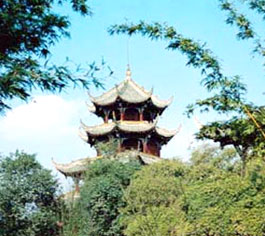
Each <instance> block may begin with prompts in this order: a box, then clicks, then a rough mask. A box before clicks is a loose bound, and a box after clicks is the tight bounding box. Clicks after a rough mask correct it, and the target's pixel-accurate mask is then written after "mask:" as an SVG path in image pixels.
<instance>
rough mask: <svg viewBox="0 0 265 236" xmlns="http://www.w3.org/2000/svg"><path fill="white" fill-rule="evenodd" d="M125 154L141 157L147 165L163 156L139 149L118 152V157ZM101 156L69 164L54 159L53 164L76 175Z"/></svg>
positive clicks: (131, 156) (66, 172)
mask: <svg viewBox="0 0 265 236" xmlns="http://www.w3.org/2000/svg"><path fill="white" fill-rule="evenodd" d="M125 156H127V157H129V158H137V159H138V160H139V159H140V160H141V161H142V162H143V163H144V164H147V165H148V164H152V163H155V162H158V161H160V160H161V158H159V157H157V156H154V155H151V154H146V153H143V152H138V151H125V152H122V153H118V154H117V157H118V158H121V159H122V158H123V157H125ZM100 158H102V157H101V156H98V157H94V158H84V159H79V160H76V161H72V162H71V163H68V164H59V163H56V162H54V161H53V164H54V166H55V168H56V169H57V170H58V171H60V172H61V173H62V174H64V175H65V176H74V175H79V174H81V173H83V172H85V171H86V169H87V166H88V164H89V163H91V162H93V161H95V160H98V159H100Z"/></svg>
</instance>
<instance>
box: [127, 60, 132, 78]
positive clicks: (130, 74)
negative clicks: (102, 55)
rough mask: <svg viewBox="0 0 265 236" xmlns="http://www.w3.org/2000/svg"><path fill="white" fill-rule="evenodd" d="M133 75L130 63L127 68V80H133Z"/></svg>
mask: <svg viewBox="0 0 265 236" xmlns="http://www.w3.org/2000/svg"><path fill="white" fill-rule="evenodd" d="M131 76H132V72H131V69H130V65H129V64H128V65H127V70H126V79H127V80H131V79H132V78H131Z"/></svg>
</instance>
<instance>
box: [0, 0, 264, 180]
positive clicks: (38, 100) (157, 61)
mask: <svg viewBox="0 0 265 236" xmlns="http://www.w3.org/2000/svg"><path fill="white" fill-rule="evenodd" d="M90 2H91V7H92V10H93V12H94V15H93V16H92V17H86V18H84V17H82V16H80V15H78V14H76V13H73V12H72V11H71V9H70V7H68V6H65V7H64V8H61V7H58V9H57V8H56V10H59V11H60V12H62V13H64V14H66V15H68V16H69V17H70V20H71V28H70V32H71V38H70V39H62V40H61V41H60V42H59V43H58V44H56V45H55V46H53V47H52V48H51V52H52V57H51V61H53V62H54V63H57V64H60V63H63V62H64V61H65V58H66V57H69V58H70V59H71V60H73V61H74V62H75V63H77V64H79V63H80V64H82V65H85V63H90V62H92V61H97V62H100V61H101V59H102V57H103V58H104V59H105V61H107V63H108V64H109V65H110V67H111V68H112V70H113V71H114V77H113V78H110V79H108V80H106V81H105V84H106V88H107V89H109V88H111V87H112V86H114V85H115V84H116V83H119V82H121V81H122V80H123V79H124V77H125V69H126V64H127V44H128V41H129V51H130V53H129V57H130V65H131V69H132V74H133V76H132V77H133V79H134V80H135V81H136V82H137V83H138V84H140V85H142V86H144V87H145V88H146V89H151V88H152V87H153V88H154V93H155V94H156V95H158V96H159V97H160V98H162V99H167V98H169V97H171V96H174V102H173V103H172V105H171V106H170V107H169V108H168V109H167V111H166V112H165V113H164V114H163V117H161V119H160V122H159V125H160V126H161V127H165V128H168V129H177V128H178V126H179V125H180V124H182V129H181V131H180V133H179V134H178V135H177V136H176V137H175V138H174V139H173V140H172V141H171V142H170V143H169V145H168V146H167V147H164V148H163V150H162V155H164V156H165V157H172V156H180V157H182V158H184V159H187V158H188V155H189V152H190V151H189V150H188V148H190V147H194V146H196V143H194V141H193V136H192V134H193V133H194V132H196V131H197V126H196V124H195V122H194V119H193V118H192V119H188V118H187V117H185V116H184V115H183V113H184V111H185V107H186V106H187V105H188V104H190V103H192V102H194V101H195V100H196V99H199V98H202V97H206V96H207V93H206V92H205V89H204V88H202V87H201V86H200V83H199V82H200V79H201V76H200V72H199V71H198V70H196V69H193V68H191V67H187V66H186V58H185V56H183V55H181V54H180V53H178V52H172V51H167V50H165V47H166V44H165V43H164V42H151V41H149V40H148V39H145V38H142V37H140V36H135V37H132V38H130V39H128V37H127V36H109V34H108V33H107V28H108V27H109V26H110V25H112V24H117V23H123V22H125V20H126V19H127V20H128V21H132V22H138V21H139V20H144V21H146V22H155V21H159V22H167V23H168V24H169V25H173V26H175V27H176V29H177V30H178V32H179V33H181V34H183V35H185V36H187V37H191V38H193V39H196V40H199V41H200V42H206V43H207V46H208V47H209V48H210V49H211V50H212V51H213V52H214V54H215V55H216V56H217V57H218V58H219V59H220V60H221V63H222V66H223V68H224V71H225V73H226V74H227V75H236V74H239V75H241V76H242V77H243V78H244V80H243V81H244V83H246V84H247V86H248V99H249V100H251V101H253V102H255V103H258V104H262V103H263V104H264V95H262V93H263V92H264V91H265V86H264V70H263V69H264V68H263V67H262V61H261V59H260V58H258V57H253V55H252V54H251V46H252V44H251V43H250V42H245V41H244V42H240V41H238V40H237V39H236V37H235V34H236V29H235V28H233V27H230V26H227V25H225V23H224V20H225V13H224V12H221V11H220V10H219V9H218V4H217V1H216V0H177V1H176V0H164V1H159V0H146V1H143V0H134V1H129V0H116V1H108V0H98V1H90ZM252 17H253V16H252ZM255 22H256V23H257V26H258V27H259V28H260V27H261V24H260V23H259V21H258V20H256V19H255ZM102 92H103V91H102V90H96V89H91V93H92V94H93V95H99V94H100V93H102ZM86 101H89V99H88V96H87V93H86V91H84V90H81V89H77V90H68V92H67V93H63V94H60V95H51V94H47V93H44V94H43V93H40V92H35V94H34V102H29V103H28V104H25V103H18V102H16V103H15V105H14V109H13V111H11V112H8V113H7V114H6V116H3V117H0V152H2V153H3V154H8V153H9V152H14V151H15V150H16V149H17V148H18V149H23V150H24V151H26V152H29V153H37V155H38V156H37V157H38V160H39V161H40V162H41V163H42V164H43V165H45V166H46V167H47V168H50V169H53V166H52V164H51V158H52V157H53V158H54V159H55V160H56V161H58V162H62V163H67V162H69V161H71V160H74V159H78V158H82V157H86V156H93V155H95V153H94V151H93V150H91V149H90V148H89V146H88V145H87V144H85V143H83V141H82V140H81V139H80V138H79V137H78V135H77V131H78V127H79V124H80V123H79V121H80V119H82V120H83V121H84V122H85V123H86V124H87V125H93V124H99V123H100V122H102V121H101V120H100V119H97V118H96V117H94V116H93V115H92V114H89V112H88V111H87V110H86V106H85V102H86ZM196 116H197V117H198V119H199V120H200V121H201V122H203V123H204V122H207V121H209V120H214V119H220V117H218V116H217V115H216V114H214V113H210V114H202V115H201V114H196ZM53 170H54V169H53ZM59 177H60V175H59Z"/></svg>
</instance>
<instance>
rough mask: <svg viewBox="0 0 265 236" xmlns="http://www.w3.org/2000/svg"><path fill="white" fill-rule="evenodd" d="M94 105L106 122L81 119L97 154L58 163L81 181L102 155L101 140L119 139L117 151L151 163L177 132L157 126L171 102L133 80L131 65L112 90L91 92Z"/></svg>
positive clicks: (82, 132)
mask: <svg viewBox="0 0 265 236" xmlns="http://www.w3.org/2000/svg"><path fill="white" fill-rule="evenodd" d="M89 96H90V100H91V103H92V105H88V110H89V111H90V112H92V113H94V114H95V115H96V116H98V117H100V118H102V120H103V122H102V123H101V124H99V125H96V126H88V125H86V124H84V123H83V122H82V121H81V127H80V133H79V135H80V137H81V138H82V139H83V140H84V141H85V142H86V143H88V144H90V146H92V147H95V148H96V150H97V157H95V158H85V159H80V160H77V161H73V162H71V163H69V164H58V163H55V162H54V165H55V167H56V169H57V170H58V171H60V172H61V173H62V174H64V175H65V176H71V177H73V178H74V180H76V190H77V191H78V181H79V179H80V178H81V177H82V173H83V172H84V171H85V170H86V166H87V165H88V163H90V162H91V161H94V160H96V159H98V158H100V157H101V153H100V150H99V149H98V148H97V145H96V144H97V143H100V142H107V141H109V140H111V139H114V140H116V141H117V143H118V145H117V155H126V153H131V154H130V155H132V153H134V155H135V156H137V158H138V159H139V160H140V161H141V162H142V163H143V164H150V163H152V162H156V161H159V160H160V159H161V156H160V153H161V147H162V146H163V145H165V144H167V143H168V142H169V140H170V139H171V138H172V137H173V136H174V135H175V134H176V133H177V131H176V130H174V131H169V130H166V129H163V128H159V127H157V121H158V118H159V116H161V115H162V113H163V112H164V110H165V109H166V108H167V107H168V106H169V105H170V104H171V102H172V98H170V99H169V100H165V101H164V100H160V99H159V98H158V97H157V96H155V95H153V91H152V90H151V91H146V90H145V89H144V88H143V87H141V86H139V85H138V84H136V83H135V82H134V80H132V78H131V71H130V68H129V67H128V69H127V71H126V78H125V80H123V81H122V82H121V83H120V84H118V85H116V86H115V87H114V88H112V89H111V90H109V91H107V92H105V93H103V94H102V95H101V96H99V97H93V96H91V95H89Z"/></svg>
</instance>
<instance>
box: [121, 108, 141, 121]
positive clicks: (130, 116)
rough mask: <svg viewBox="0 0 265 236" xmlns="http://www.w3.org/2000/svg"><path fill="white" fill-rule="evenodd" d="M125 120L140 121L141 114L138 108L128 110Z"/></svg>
mask: <svg viewBox="0 0 265 236" xmlns="http://www.w3.org/2000/svg"><path fill="white" fill-rule="evenodd" d="M124 120H131V121H139V120H140V114H139V111H138V109H136V108H127V109H126V110H125V114H124Z"/></svg>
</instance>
